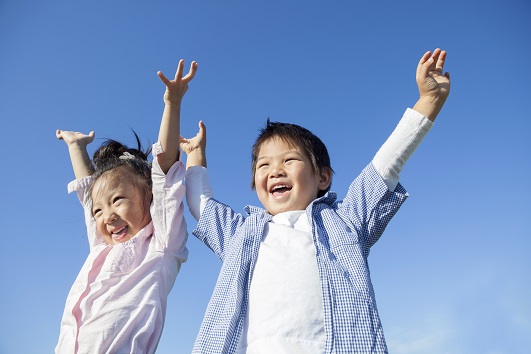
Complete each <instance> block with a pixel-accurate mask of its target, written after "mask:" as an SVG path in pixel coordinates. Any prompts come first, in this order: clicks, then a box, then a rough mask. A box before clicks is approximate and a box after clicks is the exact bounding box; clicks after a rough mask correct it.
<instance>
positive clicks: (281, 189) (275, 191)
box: [269, 184, 291, 196]
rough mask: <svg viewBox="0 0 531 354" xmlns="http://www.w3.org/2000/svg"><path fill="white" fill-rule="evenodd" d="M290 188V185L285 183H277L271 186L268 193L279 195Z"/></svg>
mask: <svg viewBox="0 0 531 354" xmlns="http://www.w3.org/2000/svg"><path fill="white" fill-rule="evenodd" d="M290 190H291V187H290V186H288V185H285V184H278V185H276V186H273V187H272V188H271V189H270V190H269V193H271V194H273V196H279V195H282V194H284V193H286V192H288V191H290Z"/></svg>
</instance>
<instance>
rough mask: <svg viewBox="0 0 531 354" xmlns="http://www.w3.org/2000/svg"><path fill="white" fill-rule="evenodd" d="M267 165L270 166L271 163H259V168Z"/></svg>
mask: <svg viewBox="0 0 531 354" xmlns="http://www.w3.org/2000/svg"><path fill="white" fill-rule="evenodd" d="M267 166H269V164H267V163H263V164H260V165H258V169H260V168H262V167H267Z"/></svg>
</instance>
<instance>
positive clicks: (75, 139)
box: [55, 130, 94, 179]
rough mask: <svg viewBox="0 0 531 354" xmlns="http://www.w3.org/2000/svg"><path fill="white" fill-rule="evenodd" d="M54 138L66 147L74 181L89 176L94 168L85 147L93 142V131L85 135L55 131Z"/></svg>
mask: <svg viewBox="0 0 531 354" xmlns="http://www.w3.org/2000/svg"><path fill="white" fill-rule="evenodd" d="M55 136H56V137H57V139H59V140H63V141H64V142H65V143H66V145H67V146H68V153H69V154H70V161H72V168H73V169H74V175H75V176H76V179H79V178H83V177H87V176H90V175H91V174H92V173H93V172H94V167H93V166H92V163H91V162H90V157H89V155H88V153H87V145H88V144H90V143H91V142H92V141H93V140H94V131H91V132H90V133H89V134H88V135H86V134H83V133H80V132H71V131H67V130H56V131H55Z"/></svg>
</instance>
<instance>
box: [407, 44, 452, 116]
mask: <svg viewBox="0 0 531 354" xmlns="http://www.w3.org/2000/svg"><path fill="white" fill-rule="evenodd" d="M445 60H446V51H445V50H441V49H439V48H437V49H435V50H434V51H433V54H432V53H431V52H430V51H427V52H426V53H424V55H423V56H422V58H420V61H419V63H418V66H417V75H416V78H417V86H418V89H419V94H420V98H419V100H418V101H417V103H416V104H415V106H413V109H414V110H415V111H417V112H419V113H421V114H422V115H424V116H426V117H428V119H429V120H431V121H432V122H433V121H435V118H437V115H438V114H439V112H440V111H441V108H442V107H443V105H444V102H446V99H447V98H448V95H449V94H450V73H449V72H446V73H444V74H443V70H444V62H445Z"/></svg>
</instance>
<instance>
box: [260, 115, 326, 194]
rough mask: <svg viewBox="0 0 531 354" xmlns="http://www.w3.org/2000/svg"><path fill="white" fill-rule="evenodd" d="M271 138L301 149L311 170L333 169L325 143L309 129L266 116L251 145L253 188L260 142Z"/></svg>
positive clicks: (323, 191) (320, 192) (324, 191)
mask: <svg viewBox="0 0 531 354" xmlns="http://www.w3.org/2000/svg"><path fill="white" fill-rule="evenodd" d="M272 138H278V139H281V140H282V141H283V142H285V143H287V144H289V145H292V146H296V147H298V148H299V149H301V151H302V152H303V153H304V154H306V156H307V157H308V158H309V159H310V161H311V162H312V166H313V171H314V172H315V173H318V174H320V173H321V172H323V171H325V170H326V169H329V170H330V171H331V172H332V173H333V172H334V170H333V169H332V166H331V165H330V156H329V155H328V150H327V149H326V145H325V144H324V143H323V142H322V141H321V139H319V138H318V137H317V136H316V135H315V134H313V133H312V132H311V131H309V130H308V129H306V128H303V127H301V126H300V125H296V124H290V123H281V122H271V121H270V119H269V118H267V123H266V126H265V128H262V129H260V132H259V134H258V137H257V138H256V141H255V143H254V145H253V150H252V156H251V160H252V162H251V173H252V179H251V188H252V189H253V190H254V189H255V183H254V177H255V174H256V160H257V159H258V153H259V152H260V147H261V146H262V144H263V143H264V142H266V141H268V140H270V139H272ZM331 186H332V183H331V182H330V185H329V186H328V188H327V189H326V190H322V191H319V193H318V195H317V197H322V196H323V195H325V194H326V192H328V191H329V190H330V187H331Z"/></svg>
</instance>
